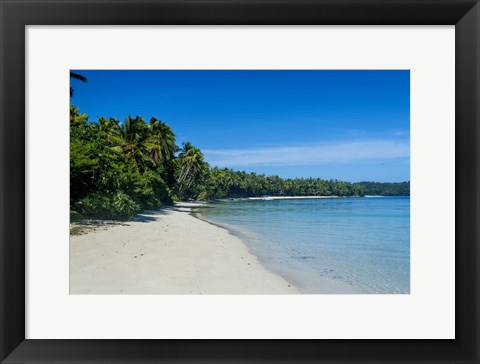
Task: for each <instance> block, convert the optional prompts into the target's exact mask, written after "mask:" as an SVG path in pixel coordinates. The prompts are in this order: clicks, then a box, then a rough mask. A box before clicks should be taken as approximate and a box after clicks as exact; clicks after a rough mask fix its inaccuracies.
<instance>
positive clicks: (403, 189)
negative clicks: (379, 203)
mask: <svg viewBox="0 0 480 364" xmlns="http://www.w3.org/2000/svg"><path fill="white" fill-rule="evenodd" d="M355 185H356V186H358V187H359V188H361V189H362V194H364V195H377V196H410V182H399V183H380V182H359V183H356V184H355Z"/></svg>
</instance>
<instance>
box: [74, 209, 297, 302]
mask: <svg viewBox="0 0 480 364" xmlns="http://www.w3.org/2000/svg"><path fill="white" fill-rule="evenodd" d="M200 205H203V204H200V203H177V204H175V206H173V207H167V208H164V209H161V210H158V211H145V212H144V213H142V214H139V215H138V216H137V217H136V218H135V219H132V220H130V221H127V222H124V223H122V224H116V225H111V226H110V227H109V228H108V229H98V230H90V231H87V232H86V233H85V234H82V235H73V236H70V294H292V293H298V290H297V289H296V287H295V286H294V285H293V284H292V283H291V282H288V281H287V280H285V279H284V278H282V277H281V276H279V275H278V274H275V273H273V272H271V271H269V270H268V269H267V268H266V267H265V266H264V265H263V264H262V263H261V262H260V261H259V259H258V258H257V257H256V256H255V255H254V254H252V253H251V252H250V251H249V249H248V247H247V245H246V244H245V242H244V241H243V240H241V239H240V238H239V237H238V236H236V235H235V234H234V233H233V234H232V233H231V231H230V230H227V229H226V228H224V227H221V226H218V225H216V224H212V223H209V222H207V221H204V220H203V219H200V218H196V217H195V213H194V212H193V210H194V208H195V207H198V206H200Z"/></svg>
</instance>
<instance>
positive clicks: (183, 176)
mask: <svg viewBox="0 0 480 364" xmlns="http://www.w3.org/2000/svg"><path fill="white" fill-rule="evenodd" d="M70 191H71V194H70V206H71V213H72V217H73V218H74V219H75V220H78V219H79V218H82V217H83V218H97V219H102V218H103V219H128V218H130V217H133V216H135V215H136V214H138V213H139V212H141V211H143V210H155V209H159V208H161V207H162V206H171V205H172V204H173V203H174V202H175V201H191V200H216V199H226V198H248V197H261V196H266V195H268V196H340V197H346V196H364V195H379V196H409V195H410V182H400V183H378V182H358V183H351V182H345V181H337V180H324V179H320V178H295V179H284V178H280V177H279V176H265V175H264V174H256V173H253V172H252V173H247V172H244V171H234V170H232V169H228V168H222V169H220V168H218V167H216V166H215V167H213V168H211V167H210V165H209V164H208V162H207V161H205V158H204V156H203V154H202V151H201V150H200V149H199V148H196V147H195V146H194V145H193V144H192V143H190V142H185V143H183V144H182V146H181V147H179V146H178V145H177V141H176V138H175V133H174V131H173V130H172V128H171V127H170V126H169V125H167V124H166V123H165V122H163V121H161V120H159V119H157V118H155V117H152V118H151V119H150V121H149V122H146V121H145V119H143V118H142V117H140V116H136V117H127V119H126V120H125V121H124V122H120V121H118V120H116V119H114V118H103V117H101V118H99V119H98V121H95V122H91V121H89V120H88V115H86V114H82V113H81V112H80V109H79V108H76V107H75V106H74V105H71V107H70Z"/></svg>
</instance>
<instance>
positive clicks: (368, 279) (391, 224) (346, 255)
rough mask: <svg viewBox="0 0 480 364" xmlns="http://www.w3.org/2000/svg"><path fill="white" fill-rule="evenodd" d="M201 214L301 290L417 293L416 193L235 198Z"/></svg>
mask: <svg viewBox="0 0 480 364" xmlns="http://www.w3.org/2000/svg"><path fill="white" fill-rule="evenodd" d="M197 212H198V213H199V214H200V217H201V218H205V219H206V220H209V221H211V222H213V223H216V224H219V225H222V226H225V227H228V228H229V229H230V230H231V231H232V232H233V233H235V234H237V235H239V236H241V237H242V238H243V239H244V241H245V242H246V244H247V245H248V247H249V249H250V251H251V252H252V253H253V254H255V255H257V256H258V257H259V259H260V261H261V262H262V263H263V264H264V265H265V266H266V267H267V268H268V269H270V270H271V271H273V272H275V273H277V274H279V275H281V276H283V277H284V278H286V279H287V280H288V281H289V282H291V283H292V284H294V285H295V286H296V287H297V288H298V289H299V290H300V291H301V292H304V293H409V292H410V198H409V197H371V198H369V197H364V198H337V199H298V200H235V201H226V202H215V203H210V204H208V205H206V206H205V207H202V208H199V209H198V210H197Z"/></svg>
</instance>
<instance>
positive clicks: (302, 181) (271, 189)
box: [206, 168, 362, 199]
mask: <svg viewBox="0 0 480 364" xmlns="http://www.w3.org/2000/svg"><path fill="white" fill-rule="evenodd" d="M206 195H207V196H208V198H211V199H221V198H230V197H232V198H239V197H259V196H264V195H270V196H360V195H362V189H361V188H360V187H359V186H356V185H355V184H353V183H349V182H342V181H337V180H329V181H327V180H323V179H320V178H296V179H283V178H280V177H278V176H265V175H263V174H256V173H245V172H242V171H233V170H231V169H226V168H225V169H219V168H213V169H212V170H211V171H210V175H209V179H208V182H207V187H206Z"/></svg>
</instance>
